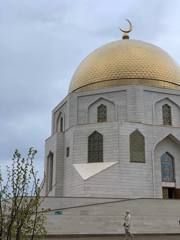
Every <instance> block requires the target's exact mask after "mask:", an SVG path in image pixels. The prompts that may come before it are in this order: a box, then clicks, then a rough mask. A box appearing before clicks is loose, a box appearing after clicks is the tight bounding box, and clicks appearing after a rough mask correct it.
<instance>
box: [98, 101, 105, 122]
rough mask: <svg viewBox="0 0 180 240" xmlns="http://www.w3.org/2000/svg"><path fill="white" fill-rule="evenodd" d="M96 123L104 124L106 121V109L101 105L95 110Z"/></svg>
mask: <svg viewBox="0 0 180 240" xmlns="http://www.w3.org/2000/svg"><path fill="white" fill-rule="evenodd" d="M97 121H98V122H106V121H107V107H106V106H105V105H103V104H101V105H100V106H99V107H98V108H97Z"/></svg>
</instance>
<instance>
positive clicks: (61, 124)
mask: <svg viewBox="0 0 180 240" xmlns="http://www.w3.org/2000/svg"><path fill="white" fill-rule="evenodd" d="M63 127H64V120H63V117H61V118H60V132H63V130H64V129H63Z"/></svg>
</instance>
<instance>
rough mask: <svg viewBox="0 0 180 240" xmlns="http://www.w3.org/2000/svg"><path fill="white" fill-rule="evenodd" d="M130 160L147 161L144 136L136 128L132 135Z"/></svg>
mask: <svg viewBox="0 0 180 240" xmlns="http://www.w3.org/2000/svg"><path fill="white" fill-rule="evenodd" d="M130 161H131V162H141V163H144V162H145V141H144V136H143V135H142V134H141V133H140V132H139V131H138V130H135V131H134V132H133V133H131V135H130Z"/></svg>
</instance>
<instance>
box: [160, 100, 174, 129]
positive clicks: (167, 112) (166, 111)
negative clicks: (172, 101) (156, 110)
mask: <svg viewBox="0 0 180 240" xmlns="http://www.w3.org/2000/svg"><path fill="white" fill-rule="evenodd" d="M162 118H163V124H164V125H172V114H171V107H170V105H168V104H167V103H166V104H164V105H163V106H162Z"/></svg>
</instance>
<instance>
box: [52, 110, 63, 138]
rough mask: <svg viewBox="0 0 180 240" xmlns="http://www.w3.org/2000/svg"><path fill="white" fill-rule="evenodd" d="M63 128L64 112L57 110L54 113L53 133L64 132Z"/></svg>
mask: <svg viewBox="0 0 180 240" xmlns="http://www.w3.org/2000/svg"><path fill="white" fill-rule="evenodd" d="M64 129H65V114H64V113H63V112H61V111H60V112H59V113H57V114H56V116H55V119H54V133H57V132H64Z"/></svg>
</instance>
